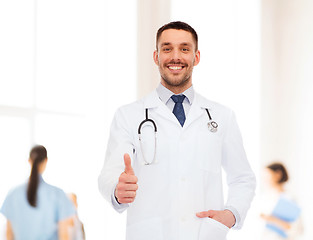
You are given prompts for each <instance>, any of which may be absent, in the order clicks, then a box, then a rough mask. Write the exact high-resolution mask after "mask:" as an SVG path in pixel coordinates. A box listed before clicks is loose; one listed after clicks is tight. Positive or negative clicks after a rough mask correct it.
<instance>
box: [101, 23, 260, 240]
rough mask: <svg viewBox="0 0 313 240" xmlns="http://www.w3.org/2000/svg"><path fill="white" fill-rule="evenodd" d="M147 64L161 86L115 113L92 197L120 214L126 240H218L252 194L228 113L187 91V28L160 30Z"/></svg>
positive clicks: (195, 54) (192, 50)
mask: <svg viewBox="0 0 313 240" xmlns="http://www.w3.org/2000/svg"><path fill="white" fill-rule="evenodd" d="M153 58H154V62H155V63H156V65H157V66H158V67H159V71H160V75H161V83H160V84H159V86H158V87H157V89H156V90H155V91H153V92H152V93H151V94H150V95H148V96H146V97H145V98H143V99H141V100H139V101H137V102H135V103H132V104H129V105H126V106H123V107H121V108H120V109H118V110H117V112H116V114H115V117H114V119H113V123H112V126H111V131H110V138H109V142H108V146H107V153H106V158H105V162H104V165H103V168H102V171H101V173H100V176H99V179H98V183H99V190H100V192H101V193H102V195H103V196H104V198H105V199H107V200H108V201H109V202H110V203H111V205H112V206H113V208H114V209H116V210H117V211H118V212H122V211H124V210H126V209H127V230H126V239H128V240H147V239H149V240H198V239H199V240H225V239H226V236H227V233H228V231H229V229H230V228H237V229H239V228H241V227H242V225H243V222H244V219H245V216H246V214H247V211H248V209H249V207H250V203H251V201H252V199H253V196H254V190H255V176H254V174H253V172H252V170H251V168H250V166H249V163H248V161H247V158H246V155H245V151H244V148H243V144H242V139H241V135H240V131H239V129H238V126H237V123H236V120H235V116H234V113H233V112H232V111H231V110H230V109H228V108H226V107H224V106H222V105H220V104H218V103H215V102H212V101H209V100H207V99H206V98H204V97H202V96H200V95H199V94H198V93H196V92H195V91H194V89H193V86H192V71H193V67H194V66H196V65H198V63H199V61H200V52H199V50H198V37H197V33H196V32H195V30H194V29H193V28H192V27H191V26H189V25H188V24H186V23H183V22H171V23H168V24H166V25H164V26H162V27H161V28H160V29H159V30H158V32H157V38H156V50H155V52H154V55H153ZM222 169H224V170H225V172H226V174H227V185H228V197H227V199H226V201H224V199H223V187H222Z"/></svg>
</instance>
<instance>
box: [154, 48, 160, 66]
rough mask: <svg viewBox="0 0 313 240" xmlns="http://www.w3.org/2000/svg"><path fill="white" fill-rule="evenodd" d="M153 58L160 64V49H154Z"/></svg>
mask: <svg viewBox="0 0 313 240" xmlns="http://www.w3.org/2000/svg"><path fill="white" fill-rule="evenodd" d="M153 60H154V63H155V64H156V65H158V66H159V54H158V50H154V52H153Z"/></svg>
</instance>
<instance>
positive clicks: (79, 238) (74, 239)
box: [67, 193, 86, 240]
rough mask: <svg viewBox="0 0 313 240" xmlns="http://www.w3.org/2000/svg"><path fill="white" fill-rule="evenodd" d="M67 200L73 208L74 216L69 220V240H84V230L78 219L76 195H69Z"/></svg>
mask: <svg viewBox="0 0 313 240" xmlns="http://www.w3.org/2000/svg"><path fill="white" fill-rule="evenodd" d="M67 196H68V197H69V199H70V200H71V201H72V203H73V204H74V206H75V209H76V214H75V215H74V216H73V217H72V219H71V220H70V228H69V235H70V239H71V240H85V239H86V236H85V229H84V225H83V223H82V222H81V221H80V219H79V217H78V212H77V209H78V204H77V195H76V194H74V193H69V194H68V195H67Z"/></svg>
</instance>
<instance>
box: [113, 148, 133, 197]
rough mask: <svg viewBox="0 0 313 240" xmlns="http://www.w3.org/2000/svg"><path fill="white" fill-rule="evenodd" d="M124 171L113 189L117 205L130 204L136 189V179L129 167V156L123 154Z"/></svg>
mask: <svg viewBox="0 0 313 240" xmlns="http://www.w3.org/2000/svg"><path fill="white" fill-rule="evenodd" d="M124 164H125V171H124V172H123V173H122V174H121V175H120V177H119V179H118V184H117V185H116V188H115V197H116V199H117V201H118V202H119V203H132V202H133V201H134V200H135V197H136V191H137V189H138V185H137V181H138V178H137V177H136V176H135V172H134V170H133V168H132V166H131V160H130V156H129V155H128V154H127V153H126V154H124Z"/></svg>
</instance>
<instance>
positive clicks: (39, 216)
mask: <svg viewBox="0 0 313 240" xmlns="http://www.w3.org/2000/svg"><path fill="white" fill-rule="evenodd" d="M47 159H48V158H47V150H46V148H45V147H44V146H40V145H37V146H35V147H33V148H32V150H31V152H30V156H29V162H30V164H31V166H32V168H31V173H30V177H29V180H28V181H27V183H25V184H22V185H20V186H18V187H16V188H15V189H13V190H11V191H10V192H9V194H8V195H7V197H6V199H5V200H4V203H3V205H2V208H1V210H0V212H1V213H2V214H3V215H4V216H5V217H6V219H7V230H6V236H7V239H8V240H13V239H14V240H56V239H60V240H67V239H69V236H68V226H69V222H70V219H71V218H72V217H73V216H74V215H75V207H74V205H73V204H72V203H71V201H70V200H69V199H68V197H67V196H66V194H65V193H64V192H63V190H61V189H60V188H57V187H55V186H52V185H50V184H47V183H46V182H45V181H44V180H43V178H42V173H43V172H44V171H45V169H46V165H47Z"/></svg>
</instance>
